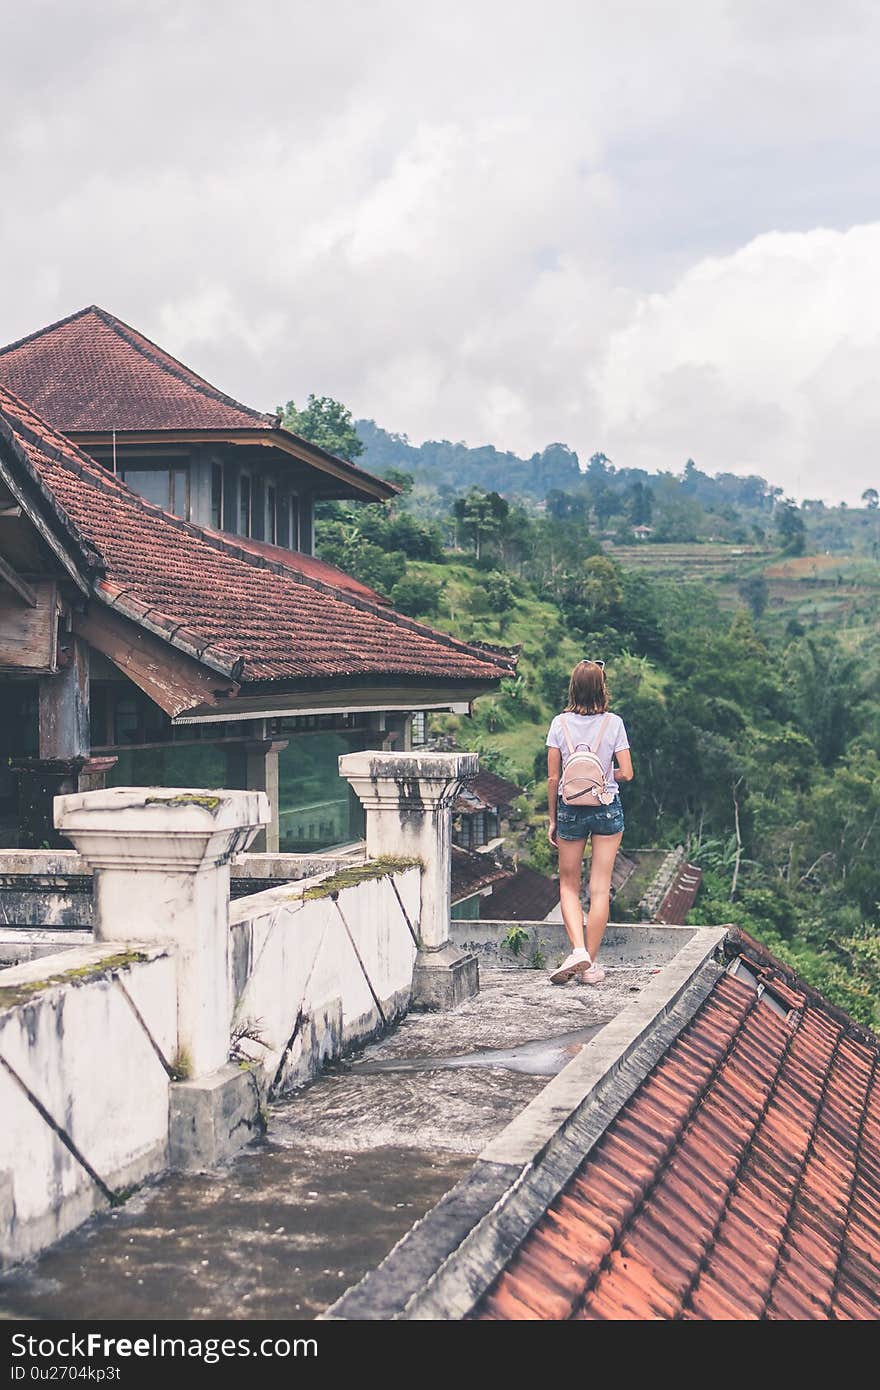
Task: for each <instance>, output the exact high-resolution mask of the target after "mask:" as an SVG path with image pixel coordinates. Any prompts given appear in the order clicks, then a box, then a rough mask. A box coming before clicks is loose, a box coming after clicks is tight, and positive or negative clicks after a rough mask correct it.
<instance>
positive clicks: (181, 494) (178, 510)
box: [171, 468, 189, 517]
mask: <svg viewBox="0 0 880 1390" xmlns="http://www.w3.org/2000/svg"><path fill="white" fill-rule="evenodd" d="M186 482H187V470H186V469H185V468H175V470H174V494H173V496H172V499H171V510H172V511H173V512H174V515H175V516H182V517H186V516H187V515H188V512H189V509H188V507H187V496H186V491H187V488H186Z"/></svg>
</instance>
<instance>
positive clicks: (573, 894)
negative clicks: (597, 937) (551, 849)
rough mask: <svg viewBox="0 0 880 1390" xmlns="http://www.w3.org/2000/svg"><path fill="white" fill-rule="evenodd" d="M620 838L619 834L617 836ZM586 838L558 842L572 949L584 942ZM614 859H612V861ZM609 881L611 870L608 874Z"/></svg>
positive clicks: (562, 899) (562, 895) (561, 898)
mask: <svg viewBox="0 0 880 1390" xmlns="http://www.w3.org/2000/svg"><path fill="white" fill-rule="evenodd" d="M617 838H618V839H619V838H620V837H619V836H618V837H617ZM586 847H587V842H586V840H563V839H560V840H559V843H558V846H557V848H558V850H559V901H560V903H561V905H562V920H563V922H564V923H565V930H566V931H567V933H568V939H569V941H570V942H571V947H572V950H576V949H577V947H578V946H583V944H584V909H583V906H582V905H581V870H582V868H583V862H584V850H585V849H586ZM613 862H614V861H613V860H612V863H613ZM608 878H609V882H610V880H611V872H610V870H609V874H608Z"/></svg>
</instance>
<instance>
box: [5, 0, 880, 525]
mask: <svg viewBox="0 0 880 1390" xmlns="http://www.w3.org/2000/svg"><path fill="white" fill-rule="evenodd" d="M0 51H2V52H3V54H4V63H3V108H4V109H3V122H2V126H0V151H2V168H3V173H4V197H3V199H2V204H0V253H2V255H0V341H8V340H10V339H12V338H15V337H18V336H21V335H22V334H25V333H27V332H29V331H31V330H32V329H34V328H36V327H38V326H39V325H41V324H43V323H47V322H49V321H50V320H52V319H55V318H59V317H61V316H62V315H64V314H67V313H70V312H72V311H73V310H75V309H77V308H80V307H82V306H83V305H84V304H88V303H93V302H95V303H98V304H101V305H103V306H104V307H105V308H107V309H110V310H111V311H112V312H114V313H116V314H118V315H119V316H120V317H121V318H123V319H125V320H127V321H128V322H130V323H133V324H135V325H136V326H137V327H139V328H141V329H142V330H143V331H144V332H145V333H147V334H148V335H149V336H150V337H152V338H155V339H156V340H158V341H159V342H161V343H162V345H163V346H165V347H167V348H168V349H169V350H170V351H172V352H174V353H175V354H177V355H178V356H179V357H182V358H183V360H184V361H186V362H188V363H189V364H190V365H191V366H193V367H195V368H196V370H198V371H200V372H201V373H202V374H203V375H205V376H207V377H208V378H209V379H211V380H213V381H215V382H216V384H217V385H219V386H221V387H222V388H223V389H224V390H226V391H228V392H230V393H231V394H233V395H235V396H237V397H238V398H239V399H243V400H245V401H247V402H249V403H251V404H254V405H257V406H260V407H263V408H272V407H274V406H275V405H276V404H277V403H278V402H279V401H282V400H286V399H287V398H288V397H290V396H293V397H294V398H295V399H297V400H302V399H303V398H304V397H305V396H306V395H307V393H308V392H309V391H316V392H318V393H325V394H330V395H333V396H336V397H338V398H340V399H342V400H344V401H345V402H346V403H347V404H348V405H349V406H350V407H351V408H352V410H353V411H354V412H355V414H357V415H367V416H372V417H373V418H375V419H376V420H377V421H378V422H379V423H380V424H382V425H384V426H385V427H386V428H388V429H392V430H398V431H401V432H405V433H407V434H408V435H409V436H410V438H411V439H413V440H414V441H417V442H418V441H420V440H422V439H424V438H427V437H433V438H449V439H465V440H467V441H468V442H469V443H472V444H477V443H484V442H492V443H494V444H496V445H498V446H500V447H508V448H512V449H515V450H517V451H518V452H520V453H523V452H525V453H527V452H531V451H532V450H533V449H537V448H541V447H543V446H544V445H545V444H547V443H549V442H552V441H556V440H562V441H564V442H566V443H569V444H570V445H571V446H572V447H574V448H576V449H577V450H578V451H579V453H580V454H581V455H582V457H583V458H584V459H585V458H586V457H587V456H588V455H589V454H590V453H592V452H593V451H594V450H595V449H603V450H604V451H605V452H606V453H607V454H609V455H610V456H611V457H612V458H613V459H614V460H615V462H617V463H619V464H622V465H624V464H626V465H635V466H641V467H645V468H649V469H656V468H670V469H674V470H678V469H680V468H681V466H682V464H683V463H684V461H685V459H686V458H687V457H688V456H689V455H691V456H693V457H694V458H695V459H696V461H697V463H698V464H699V465H700V467H702V468H704V469H706V470H707V471H709V472H716V471H719V470H722V469H724V470H727V469H730V470H733V471H735V472H742V473H747V472H759V473H762V474H763V475H764V476H766V477H769V478H771V479H772V480H773V481H774V482H777V483H779V484H780V485H782V486H783V487H785V488H786V489H787V490H788V491H790V492H791V493H793V494H794V495H796V496H798V497H803V496H813V497H819V496H821V497H825V498H826V499H829V500H831V499H839V498H841V497H843V498H845V499H846V500H847V501H849V502H850V503H852V502H855V501H857V500H858V497H859V495H860V494H861V491H862V489H863V488H865V487H866V486H869V485H877V486H880V158H878V130H880V83H878V81H877V53H878V51H880V5H878V4H877V3H875V0H836V3H835V5H834V6H833V7H831V6H829V5H828V4H827V3H826V0H821V3H819V2H818V0H727V2H726V3H724V2H723V0H677V3H667V2H666V0H638V2H636V0H615V3H613V4H608V3H607V0H602V3H596V2H595V0H541V3H524V2H523V0H444V2H443V4H438V3H436V2H435V0H351V2H349V0H285V2H284V3H276V0H248V3H247V4H242V3H241V0H28V4H26V5H15V6H12V5H11V4H6V5H0Z"/></svg>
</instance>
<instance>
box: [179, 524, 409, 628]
mask: <svg viewBox="0 0 880 1390" xmlns="http://www.w3.org/2000/svg"><path fill="white" fill-rule="evenodd" d="M203 529H204V530H205V531H206V532H208V527H205V528H203ZM209 534H211V535H214V536H216V537H217V539H218V540H221V541H225V542H227V543H228V542H229V536H228V535H224V534H223V533H222V532H219V531H210V532H209ZM234 544H235V547H236V549H237V550H248V551H250V553H251V554H252V555H261V556H262V557H263V559H265V560H271V561H273V562H274V563H275V564H276V565H283V566H284V568H285V569H289V570H295V571H296V573H297V574H305V575H307V576H308V577H309V578H310V579H319V580H320V581H321V583H322V584H330V585H332V587H333V588H334V589H344V590H345V591H346V593H349V594H356V595H357V597H358V598H365V599H366V600H367V601H368V602H369V603H377V604H379V605H380V606H381V607H383V608H390V607H391V603H390V601H389V600H388V599H387V598H386V597H385V595H384V594H377V593H376V590H375V589H371V588H370V586H369V585H368V584H364V583H363V582H362V581H361V580H360V579H355V577H354V575H353V574H346V573H345V570H341V569H337V567H336V565H331V564H330V562H329V560H319V559H318V557H317V555H304V554H303V553H302V552H301V551H296V552H295V553H294V552H291V551H289V550H287V549H285V547H284V546H281V545H272V543H271V542H270V541H257V540H254V539H253V537H252V536H236V537H235V542H234Z"/></svg>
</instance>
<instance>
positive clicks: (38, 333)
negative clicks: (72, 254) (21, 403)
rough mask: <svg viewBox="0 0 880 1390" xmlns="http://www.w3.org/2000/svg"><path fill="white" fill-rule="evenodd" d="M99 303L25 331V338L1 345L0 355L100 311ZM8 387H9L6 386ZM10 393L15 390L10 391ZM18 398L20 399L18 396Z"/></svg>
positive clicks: (88, 305)
mask: <svg viewBox="0 0 880 1390" xmlns="http://www.w3.org/2000/svg"><path fill="white" fill-rule="evenodd" d="M100 312H101V311H100V309H99V307H98V305H97V304H87V305H86V306H85V308H84V309H77V310H75V312H74V313H72V314H65V316H64V318H61V319H56V320H55V322H54V323H47V324H44V326H43V327H42V328H35V329H34V331H33V333H25V335H24V337H23V338H16V339H15V342H12V343H7V344H6V345H5V347H0V357H3V356H5V354H6V353H7V352H14V351H15V349H16V348H20V347H24V345H25V343H33V342H35V341H36V339H37V338H43V337H45V335H46V334H47V333H53V332H54V331H55V329H56V328H63V327H64V326H65V324H68V323H73V322H74V321H75V320H76V319H81V318H83V317H84V316H85V315H86V314H91V313H100ZM4 389H8V388H4ZM9 394H10V395H12V394H13V392H11V391H10V393H9ZM16 399H20V398H19V397H16Z"/></svg>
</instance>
